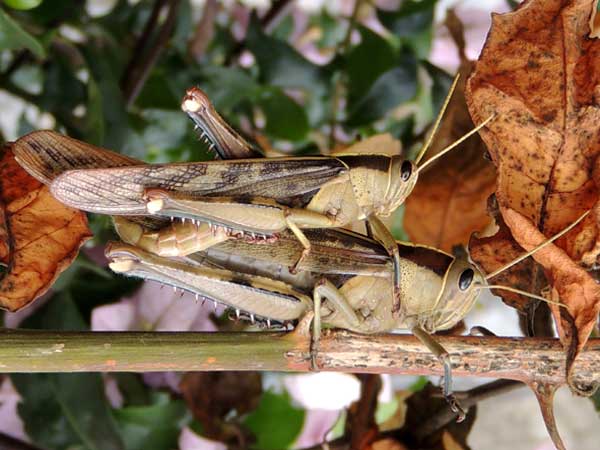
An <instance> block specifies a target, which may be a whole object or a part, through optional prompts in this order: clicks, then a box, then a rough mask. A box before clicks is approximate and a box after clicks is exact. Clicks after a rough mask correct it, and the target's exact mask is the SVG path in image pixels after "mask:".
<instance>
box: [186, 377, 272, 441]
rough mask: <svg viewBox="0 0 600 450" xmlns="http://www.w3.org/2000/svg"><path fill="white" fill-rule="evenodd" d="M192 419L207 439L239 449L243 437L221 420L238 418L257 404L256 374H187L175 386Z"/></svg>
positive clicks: (259, 389) (259, 388)
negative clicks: (179, 391) (232, 417)
mask: <svg viewBox="0 0 600 450" xmlns="http://www.w3.org/2000/svg"><path fill="white" fill-rule="evenodd" d="M179 387H180V389H181V392H182V393H183V398H184V399H185V402H186V404H187V405H188V408H189V409H190V411H191V412H192V414H193V416H194V418H195V419H196V420H198V421H199V422H200V423H201V424H202V427H203V430H204V433H205V435H206V436H207V437H209V438H211V439H216V440H219V441H222V442H235V441H237V444H238V445H240V446H241V447H242V448H243V447H245V445H244V443H245V441H246V438H247V436H246V435H245V433H244V431H243V430H242V429H241V428H240V427H239V426H237V425H235V424H232V423H229V422H227V421H226V420H225V417H226V416H227V415H228V414H229V413H231V411H236V413H237V415H238V416H241V415H243V414H245V413H248V412H250V411H253V410H254V409H256V407H257V406H258V403H259V402H260V397H261V394H262V381H261V374H260V372H188V373H186V374H185V375H184V377H183V379H182V380H181V383H180V385H179Z"/></svg>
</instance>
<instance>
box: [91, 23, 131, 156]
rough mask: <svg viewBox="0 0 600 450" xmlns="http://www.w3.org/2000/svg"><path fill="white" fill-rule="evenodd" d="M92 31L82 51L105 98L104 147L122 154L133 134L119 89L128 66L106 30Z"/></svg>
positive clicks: (120, 48)
mask: <svg viewBox="0 0 600 450" xmlns="http://www.w3.org/2000/svg"><path fill="white" fill-rule="evenodd" d="M92 32H93V36H92V38H91V39H90V42H89V44H88V45H86V46H85V47H83V49H82V50H83V54H84V57H85V61H86V62H87V66H88V69H89V71H90V77H91V78H93V79H94V80H95V81H96V84H97V87H98V91H99V92H100V96H101V98H102V116H103V120H104V139H103V142H102V143H101V144H102V146H104V147H107V148H110V149H113V150H115V151H122V149H123V147H124V145H125V142H126V141H127V139H128V137H129V134H130V132H131V130H130V129H129V117H128V115H127V112H126V110H125V101H124V99H123V94H122V92H121V88H120V86H119V77H120V75H121V73H122V72H123V70H124V67H125V59H126V58H125V54H124V49H123V48H122V46H121V45H119V43H118V42H117V41H115V39H114V38H113V36H112V35H110V34H109V33H107V32H106V31H105V30H103V29H101V28H99V27H95V28H93V29H92Z"/></svg>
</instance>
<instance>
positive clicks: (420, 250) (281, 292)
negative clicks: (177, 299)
mask: <svg viewBox="0 0 600 450" xmlns="http://www.w3.org/2000/svg"><path fill="white" fill-rule="evenodd" d="M586 215H587V213H586V214H584V215H583V216H581V217H580V218H579V219H578V220H577V221H576V222H574V223H573V224H571V225H570V226H569V227H567V228H566V229H564V230H563V231H561V232H560V233H558V234H557V235H555V236H553V237H552V238H550V239H549V240H547V241H546V242H544V243H543V244H541V245H539V246H538V247H536V248H535V249H533V250H532V251H530V252H528V253H526V254H524V255H522V256H521V257H519V258H517V259H516V260H514V261H512V262H510V263H508V264H507V265H505V266H504V267H502V268H500V269H498V270H497V271H495V272H493V273H492V274H488V275H487V276H486V275H484V274H483V273H482V272H481V271H480V270H479V268H478V267H477V266H476V265H474V264H472V263H470V262H469V261H468V260H467V259H466V257H458V258H457V257H454V256H452V255H449V254H446V253H444V252H442V251H440V250H437V249H434V248H431V247H427V246H419V245H413V244H407V243H400V242H398V243H397V244H396V245H397V247H398V252H399V254H400V255H401V262H402V275H403V276H402V283H401V295H402V303H403V311H402V315H401V316H400V317H399V318H394V317H393V315H392V314H391V312H392V308H393V293H392V290H391V283H390V281H391V278H392V273H393V262H392V259H391V258H390V257H389V255H388V254H387V253H386V252H385V251H384V250H383V248H381V247H380V246H379V245H378V244H377V243H376V242H375V241H372V240H371V239H369V238H367V237H365V236H362V235H358V234H355V233H351V232H348V231H344V230H329V229H327V230H307V236H308V237H309V238H310V239H311V242H312V243H313V246H314V252H313V254H311V255H310V257H309V258H308V259H307V260H306V264H305V266H306V270H307V271H309V272H308V273H306V272H305V273H304V275H306V276H304V277H302V278H299V277H298V275H293V274H290V273H289V272H287V270H286V268H287V267H288V264H289V261H290V259H292V258H293V257H294V254H295V253H296V251H297V247H298V245H299V244H298V242H297V240H296V239H294V236H293V234H292V233H290V232H287V233H286V234H284V235H283V236H282V239H280V240H279V241H278V242H277V243H276V244H272V245H266V246H256V245H249V244H245V243H244V242H242V241H228V242H224V243H220V244H218V245H215V246H213V247H210V248H209V249H208V250H207V251H206V252H204V253H203V254H194V255H189V256H188V257H187V258H184V259H178V260H173V259H171V258H164V257H160V256H157V255H156V254H157V253H159V252H158V251H157V249H156V248H155V246H158V245H161V244H160V243H159V241H158V239H156V240H154V241H151V240H148V239H147V238H148V236H149V235H148V234H146V235H144V236H145V238H146V240H145V241H144V242H141V241H136V239H137V237H139V236H140V235H143V233H140V231H139V230H136V227H139V225H137V224H130V223H129V224H128V223H126V222H125V221H123V220H121V221H120V222H119V225H118V226H117V231H118V233H119V234H120V236H121V238H122V239H123V240H124V241H126V242H129V244H112V245H111V246H110V247H109V248H108V249H107V253H106V254H107V257H108V258H109V260H111V263H110V267H111V268H112V269H113V270H114V271H115V272H118V273H123V274H125V275H129V276H140V277H143V278H146V279H151V280H155V281H159V282H161V283H165V284H169V285H172V286H175V287H177V288H180V289H183V290H187V291H190V292H192V293H194V294H195V295H196V296H199V297H202V298H209V299H212V300H213V301H215V302H218V303H222V304H225V305H227V306H229V307H231V308H233V309H234V310H235V313H236V316H237V317H238V318H239V317H240V315H241V312H240V310H242V311H244V312H245V314H246V315H247V316H248V317H249V318H250V319H251V321H254V320H255V318H258V319H261V318H262V319H263V320H264V321H266V322H267V325H270V321H271V320H274V321H277V322H288V321H292V320H297V319H299V318H301V317H302V316H303V315H304V314H305V313H306V312H308V311H314V313H315V318H314V321H313V339H312V344H311V363H312V366H313V367H316V366H317V363H316V354H317V351H318V338H319V335H320V329H321V323H323V325H325V326H327V327H335V328H344V329H349V330H351V331H356V332H360V333H380V332H386V331H391V330H393V329H397V328H407V329H409V330H411V332H412V333H413V334H414V335H415V336H416V337H417V338H418V339H420V340H421V341H422V342H423V343H424V344H425V345H426V346H427V347H428V348H429V349H430V350H431V351H432V352H433V353H434V354H435V355H436V356H437V358H438V359H439V360H440V362H441V363H442V365H443V367H444V384H443V392H444V395H445V397H446V398H447V399H448V401H449V403H450V405H451V406H452V409H453V410H454V411H455V412H457V413H459V417H462V416H463V415H464V412H463V411H462V409H461V408H460V405H459V404H458V403H457V401H456V399H454V397H453V395H452V388H451V361H450V356H449V354H448V352H447V351H446V350H445V349H444V348H443V347H441V346H440V345H439V344H438V343H437V341H436V340H435V339H434V338H433V337H432V336H431V334H433V333H435V332H436V331H442V330H447V329H450V328H452V327H454V326H455V325H456V324H457V323H458V322H459V321H460V320H462V319H463V317H464V316H465V315H466V314H467V313H468V312H469V311H470V309H471V308H472V307H473V305H474V304H475V302H476V300H477V297H478V295H479V291H481V290H482V289H490V288H496V289H505V290H509V291H512V292H517V293H520V294H522V295H526V296H529V297H533V298H535V299H538V300H543V301H547V300H546V299H545V298H543V297H540V296H536V295H533V294H530V293H527V292H522V291H520V290H517V289H514V288H512V287H510V286H498V285H488V284H486V282H487V281H488V280H490V279H492V278H494V277H495V276H497V275H498V274H500V273H502V272H503V271H505V270H506V269H508V268H509V267H512V266H513V265H514V264H516V263H518V262H520V261H521V260H523V259H524V258H526V257H527V256H529V255H531V254H532V253H534V252H536V251H537V250H539V249H540V248H542V247H543V246H545V245H548V244H549V243H550V242H553V241H554V240H556V239H558V238H559V237H560V236H562V235H564V234H565V233H566V232H568V231H569V230H570V229H572V228H573V227H574V226H576V225H577V224H578V223H579V222H580V221H581V220H583V218H584V217H585V216H586ZM184 227H185V225H184V224H180V223H176V224H174V225H173V228H172V230H171V231H172V234H173V239H172V240H171V241H170V244H173V245H175V246H176V245H177V244H176V242H177V240H178V237H177V233H179V232H181V231H183V230H184ZM207 227H208V225H206V224H202V225H199V230H200V231H201V232H202V230H203V229H204V230H203V231H204V232H206V230H205V228H207ZM184 235H185V233H183V234H182V236H184ZM183 240H185V239H183ZM132 244H133V245H132ZM173 253H175V252H173Z"/></svg>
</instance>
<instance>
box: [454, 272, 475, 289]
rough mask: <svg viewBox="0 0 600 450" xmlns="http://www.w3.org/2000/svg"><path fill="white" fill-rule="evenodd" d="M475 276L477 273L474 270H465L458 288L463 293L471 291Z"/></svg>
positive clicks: (459, 280)
mask: <svg viewBox="0 0 600 450" xmlns="http://www.w3.org/2000/svg"><path fill="white" fill-rule="evenodd" d="M474 275H475V272H474V271H473V269H467V270H463V273H461V274H460V278H459V279H458V288H459V289H460V290H461V291H466V290H467V289H469V286H471V283H472V282H473V276H474Z"/></svg>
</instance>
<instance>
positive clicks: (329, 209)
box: [51, 80, 492, 315]
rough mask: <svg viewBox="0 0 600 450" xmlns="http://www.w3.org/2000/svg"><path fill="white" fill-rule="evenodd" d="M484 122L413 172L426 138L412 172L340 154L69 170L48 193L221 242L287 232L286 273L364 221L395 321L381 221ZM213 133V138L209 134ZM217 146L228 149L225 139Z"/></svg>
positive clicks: (397, 163)
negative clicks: (215, 234)
mask: <svg viewBox="0 0 600 450" xmlns="http://www.w3.org/2000/svg"><path fill="white" fill-rule="evenodd" d="M456 81H457V80H455V83H454V86H455V85H456ZM451 93H452V90H451V92H450V94H451ZM449 98H450V97H449V96H448V98H447V99H446V102H445V103H446V104H447V103H448V101H449ZM183 106H184V109H185V110H186V111H188V112H190V111H191V112H193V113H196V114H198V113H205V112H207V111H209V112H210V111H211V110H210V108H208V109H207V108H203V107H202V104H201V103H200V101H199V100H197V99H196V98H194V99H192V98H191V97H190V98H186V99H184V105H183ZM444 109H445V108H442V111H441V114H443V112H444ZM441 114H440V117H439V118H438V121H437V123H438V124H439V120H440V119H441ZM200 115H201V114H200ZM491 119H492V117H490V118H488V119H487V120H486V121H484V122H483V123H481V124H480V125H479V126H478V127H476V128H475V129H474V130H472V131H471V132H470V133H468V134H467V135H465V136H464V137H463V138H461V139H460V140H459V141H457V142H455V143H454V144H451V145H450V146H449V147H447V148H446V149H445V150H443V151H442V152H440V153H439V154H438V155H436V156H435V157H433V158H430V159H429V160H427V161H426V162H425V163H424V164H422V165H420V166H418V165H417V164H418V162H419V161H420V158H421V156H422V155H423V154H424V151H425V150H426V149H427V147H428V145H429V143H430V142H431V138H430V139H429V140H428V142H427V143H426V144H425V146H424V147H423V149H422V150H421V152H420V155H419V157H418V158H417V161H416V163H415V162H412V161H410V160H407V159H404V158H402V157H400V156H388V155H383V154H361V153H339V154H336V155H335V156H331V157H295V158H293V157H292V158H273V159H241V160H229V161H210V162H196V163H176V164H158V165H144V166H135V167H118V168H108V169H91V170H74V171H69V172H68V173H65V174H63V175H61V176H59V177H57V178H56V180H55V181H54V182H53V183H52V186H51V190H52V193H53V194H54V196H55V197H56V198H57V199H59V200H60V201H62V202H63V203H65V204H67V205H70V206H74V207H77V208H79V209H83V210H85V211H90V212H97V213H103V214H110V215H128V216H131V215H139V216H143V215H148V214H150V215H153V216H159V217H168V218H179V219H181V220H183V221H185V220H191V221H193V223H196V222H205V223H209V224H212V225H213V229H214V230H220V233H221V235H222V236H224V235H226V236H227V239H229V238H248V236H249V238H250V239H252V240H260V239H261V238H265V237H270V238H273V239H276V238H277V236H278V235H279V234H280V233H281V232H283V231H284V230H286V229H289V230H291V231H292V232H293V233H294V235H295V236H296V238H297V239H298V240H299V241H300V243H301V244H302V247H303V248H302V251H301V252H300V256H299V257H298V258H297V259H296V261H295V262H294V263H293V265H292V266H291V268H292V271H295V270H297V269H298V268H299V267H300V266H301V264H302V262H303V261H304V260H305V259H306V258H307V257H308V255H309V254H310V251H311V243H310V240H309V239H308V238H307V237H306V234H305V232H304V231H303V230H305V229H311V228H338V227H344V226H347V225H349V224H350V223H352V222H354V221H356V220H367V223H368V225H369V226H370V229H371V230H372V234H373V237H374V238H375V239H376V240H377V241H378V242H380V243H382V244H383V246H384V248H385V249H386V250H387V251H388V253H389V254H390V255H391V256H392V257H393V259H394V278H393V284H394V298H395V301H394V308H393V312H394V314H395V315H397V314H399V310H400V275H401V267H400V266H401V262H400V256H399V254H398V250H397V246H396V243H395V241H394V238H393V237H392V235H391V233H390V232H389V230H388V229H387V228H386V227H385V225H384V224H383V222H382V221H381V219H380V217H387V216H389V215H390V214H391V213H392V212H394V211H395V210H396V209H397V208H398V207H399V206H400V205H401V204H402V203H403V202H404V200H405V198H406V197H407V196H408V195H409V194H410V192H411V191H412V189H413V187H414V186H415V183H416V182H417V178H418V174H419V172H420V171H421V170H423V169H424V168H425V167H427V166H428V165H429V164H431V162H432V161H433V160H434V159H435V158H438V157H440V156H441V155H443V154H445V153H446V152H447V151H449V150H451V149H452V148H454V147H455V146H456V145H458V143H460V142H462V141H463V140H464V139H466V138H468V137H469V136H470V135H472V134H473V133H475V132H477V131H478V130H479V129H481V128H482V127H483V126H485V125H486V124H487V123H488V122H489V121H490V120H491ZM217 123H219V122H214V123H213V124H212V125H210V126H206V127H205V128H206V130H208V131H207V134H208V135H209V136H217V135H218V138H217V141H218V142H221V141H219V139H222V138H223V137H225V138H226V137H227V136H229V135H230V134H228V133H230V131H231V130H230V129H226V128H224V127H222V126H221V127H220V128H219V127H218V126H216V125H215V124H217ZM211 126H212V127H213V128H211ZM217 129H218V130H219V132H220V134H219V133H217V132H216V131H215V130H217ZM210 130H212V131H210ZM433 132H435V129H434V131H433ZM432 136H433V133H432V135H431V137H432ZM223 142H226V143H228V142H229V140H228V139H227V138H226V139H225V140H224V141H223ZM238 144H239V142H236V143H235V144H234V143H232V144H231V145H232V146H233V145H238ZM219 145H222V144H219ZM223 146H224V145H223ZM242 146H243V143H242ZM257 237H258V239H257Z"/></svg>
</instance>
